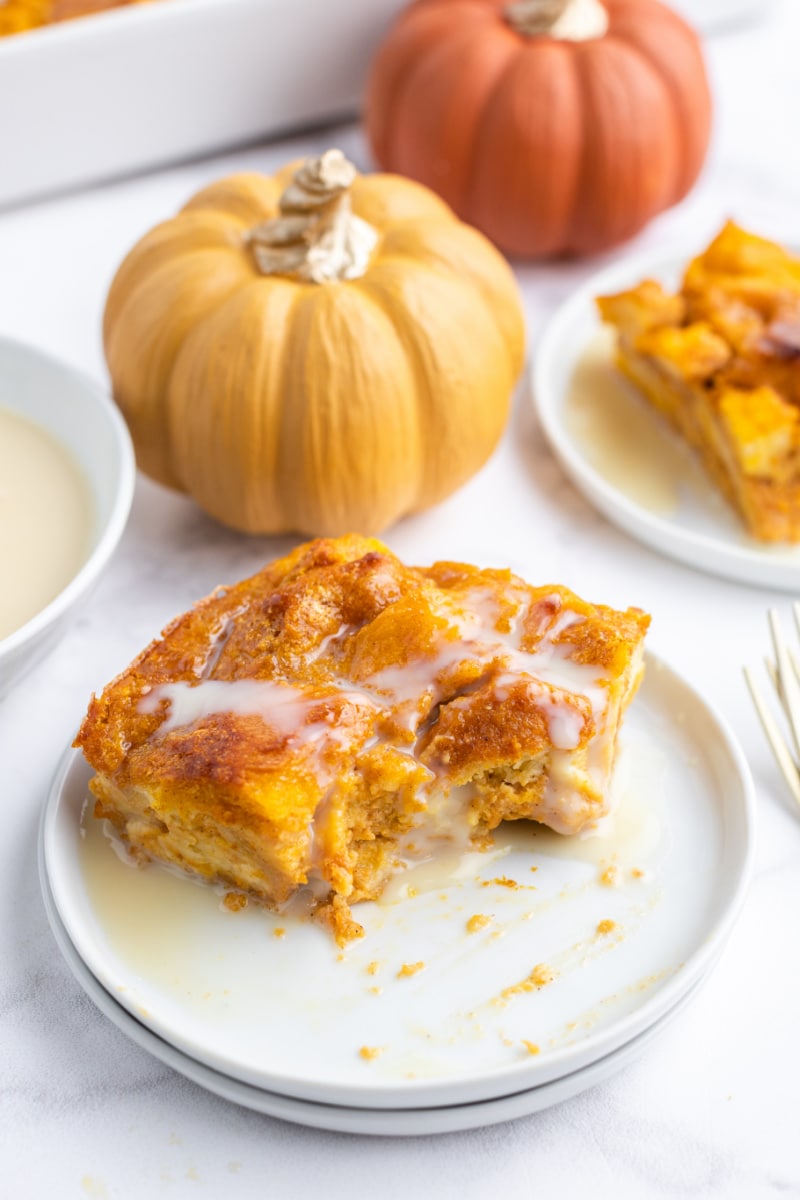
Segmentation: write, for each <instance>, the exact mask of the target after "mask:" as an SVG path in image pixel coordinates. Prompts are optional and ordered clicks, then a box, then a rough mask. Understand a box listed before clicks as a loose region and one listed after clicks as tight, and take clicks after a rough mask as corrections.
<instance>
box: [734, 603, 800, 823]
mask: <svg viewBox="0 0 800 1200" xmlns="http://www.w3.org/2000/svg"><path fill="white" fill-rule="evenodd" d="M792 611H793V613H794V622H795V625H796V626H797V631H798V634H800V603H797V602H795V604H793V605H792ZM767 616H768V619H769V630H770V634H771V636H772V646H773V649H774V651H775V660H774V662H773V661H772V660H771V659H769V658H768V659H766V660H765V661H766V664H767V671H768V672H769V677H770V679H771V680H772V682H773V685H774V687H775V691H776V692H777V695H778V700H779V702H780V705H781V708H782V709H783V712H784V715H785V717H786V721H787V724H788V726H789V731H790V733H791V735H792V744H793V746H794V754H793V753H792V750H791V749H790V747H789V745H788V744H787V741H786V738H785V737H784V736H783V734H782V733H781V730H780V728H779V726H778V723H777V721H776V720H775V718H774V717H773V715H772V713H771V712H770V710H769V708H768V707H767V704H766V701H765V700H764V697H763V695H762V693H761V690H760V688H759V687H758V684H757V683H756V681H755V679H754V678H753V675H752V672H751V671H750V670H749V669H748V668H747V667H745V668H744V677H745V679H746V680H747V686H748V687H749V689H750V695H751V696H752V697H753V704H754V705H755V708H756V712H757V713H758V715H759V718H760V720H761V724H762V726H763V729H764V733H765V734H766V735H767V741H768V742H769V744H770V746H771V748H772V753H773V754H774V755H775V761H776V762H777V764H778V766H779V767H780V770H781V774H782V775H783V777H784V779H785V780H786V782H787V784H788V785H789V791H790V792H791V793H792V795H793V796H794V799H795V801H796V803H797V804H798V805H800V767H798V762H800V661H798V658H797V657H796V655H794V654H793V653H792V652H791V650H790V649H789V648H788V646H787V645H786V642H785V640H784V637H783V630H782V629H781V622H780V618H779V616H778V613H777V611H776V610H775V609H774V608H771V609H770V610H769V613H768V614H767Z"/></svg>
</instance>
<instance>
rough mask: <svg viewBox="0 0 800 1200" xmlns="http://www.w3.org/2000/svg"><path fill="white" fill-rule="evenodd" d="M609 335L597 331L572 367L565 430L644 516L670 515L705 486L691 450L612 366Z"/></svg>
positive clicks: (607, 331)
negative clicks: (646, 513) (645, 512)
mask: <svg viewBox="0 0 800 1200" xmlns="http://www.w3.org/2000/svg"><path fill="white" fill-rule="evenodd" d="M614 342H615V334H614V331H613V330H610V329H599V330H598V331H597V332H596V333H595V335H594V336H593V337H592V338H591V339H590V341H589V342H588V344H587V345H586V348H585V349H584V351H583V352H582V354H581V355H580V357H579V358H578V360H577V362H576V364H575V370H574V372H573V374H572V378H571V380H570V384H569V391H568V395H567V403H566V411H565V420H566V425H567V429H568V430H569V432H570V433H571V435H572V437H573V438H574V439H575V441H576V442H577V443H578V445H580V446H581V448H582V449H583V451H584V453H585V455H586V458H587V460H588V461H589V462H590V463H591V464H592V466H593V467H594V468H595V470H596V471H598V472H599V474H600V475H602V476H603V478H604V479H607V480H608V481H609V483H612V484H614V485H615V486H616V487H617V488H619V490H620V491H621V492H624V493H625V495H626V496H628V497H629V499H631V500H633V501H634V502H635V503H636V504H639V505H641V507H642V508H646V509H647V510H648V511H649V512H652V513H657V514H659V515H662V516H673V515H674V514H675V513H676V512H677V511H678V507H679V505H680V502H681V497H682V495H683V494H684V493H686V492H691V493H692V494H693V495H694V496H695V497H701V498H702V497H705V495H706V494H707V492H708V486H709V485H708V481H707V479H706V477H705V475H704V474H703V470H702V468H701V466H700V464H699V463H698V461H697V458H696V456H695V455H694V454H693V453H692V451H691V449H690V448H689V447H688V446H687V445H686V444H685V443H684V442H682V441H681V439H680V438H679V437H678V436H677V435H676V434H675V433H674V432H673V431H672V429H670V427H669V426H668V425H667V423H666V421H664V420H663V418H659V416H658V414H657V413H654V412H653V411H652V409H651V408H650V407H649V406H648V404H647V402H646V401H645V400H644V399H643V398H642V397H641V396H640V395H638V393H637V391H636V389H635V388H634V386H633V384H631V383H630V382H629V381H628V380H627V379H626V378H625V376H624V375H623V374H622V372H621V371H619V370H618V368H617V367H616V365H615V363H614Z"/></svg>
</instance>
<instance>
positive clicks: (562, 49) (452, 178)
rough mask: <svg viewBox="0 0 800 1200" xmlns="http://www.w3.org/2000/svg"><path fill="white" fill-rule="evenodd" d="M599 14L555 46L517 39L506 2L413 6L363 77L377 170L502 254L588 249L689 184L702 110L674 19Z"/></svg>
mask: <svg viewBox="0 0 800 1200" xmlns="http://www.w3.org/2000/svg"><path fill="white" fill-rule="evenodd" d="M530 2H531V3H532V2H533V0H530ZM545 2H546V0H545ZM602 3H603V5H604V7H605V9H606V10H607V18H608V20H607V24H608V29H607V32H606V33H604V34H603V35H602V36H598V37H591V38H589V39H588V40H586V41H566V40H559V39H558V38H555V37H552V36H546V35H539V36H529V35H527V34H525V33H522V32H520V31H519V30H518V29H517V28H515V27H514V25H513V23H512V22H511V20H510V19H509V15H508V14H509V10H510V8H511V7H512V6H511V5H510V3H509V0H417V2H416V3H414V4H412V5H411V6H410V7H409V8H408V9H406V10H405V12H404V13H403V14H401V16H400V18H399V20H398V21H397V23H396V24H395V26H394V27H393V29H392V30H390V32H389V35H388V36H387V39H386V41H385V42H384V44H383V46H382V48H381V49H380V51H379V53H378V56H377V58H376V61H375V63H374V66H373V69H372V73H371V77H370V83H369V88H368V93H367V101H366V121H367V131H368V134H369V138H370V141H371V144H372V148H373V152H374V154H375V158H376V159H377V161H378V163H379V165H380V166H381V167H382V168H384V169H386V170H391V171H399V172H401V173H402V174H404V175H408V176H409V177H410V178H412V179H417V180H419V181H421V182H422V183H424V184H426V185H427V186H428V187H430V188H433V189H434V190H435V191H436V192H437V193H438V194H439V195H440V196H442V197H443V198H444V200H446V201H447V203H448V204H449V205H451V206H452V208H453V209H454V210H455V211H456V212H457V213H458V215H459V216H460V217H461V218H462V219H463V220H465V221H469V222H470V223H471V224H473V225H475V226H477V228H479V229H481V230H483V232H484V233H486V234H487V235H488V236H489V237H490V238H491V239H492V240H493V241H494V242H495V243H496V244H497V245H498V246H500V247H501V249H503V250H504V251H506V252H507V253H509V254H512V255H517V256H520V257H526V258H538V257H547V256H553V255H559V254H576V255H578V254H589V253H593V252H595V251H599V250H602V249H605V248H607V247H609V246H612V245H615V244H616V243H618V242H622V241H624V240H625V239H626V238H629V237H631V236H633V235H634V234H635V233H637V232H638V231H639V230H640V229H641V228H642V227H643V226H644V225H645V224H646V223H647V222H648V221H649V220H650V219H651V218H652V217H654V216H655V215H656V214H657V213H659V212H661V211H662V210H664V209H666V208H669V207H670V206H671V205H673V204H675V203H676V202H677V201H679V200H680V199H681V198H682V197H683V196H684V195H685V194H686V193H687V191H688V190H689V188H690V187H691V186H692V184H693V183H694V181H695V179H696V178H697V175H698V173H699V171H700V168H701V166H702V163H703V160H704V157H705V153H706V150H707V147H708V140H709V134H710V126H711V99H710V94H709V89H708V83H707V79H706V73H705V67H704V65H703V58H702V54H701V51H700V45H699V42H698V39H697V36H696V35H695V33H694V32H693V31H692V30H691V29H690V28H689V26H688V25H687V24H686V23H685V21H683V20H682V19H681V18H680V17H679V16H678V15H677V14H676V13H674V12H673V11H672V10H671V9H669V8H667V7H666V6H665V5H663V4H660V3H658V0H602ZM517 7H518V6H517Z"/></svg>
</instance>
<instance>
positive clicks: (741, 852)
mask: <svg viewBox="0 0 800 1200" xmlns="http://www.w3.org/2000/svg"><path fill="white" fill-rule="evenodd" d="M624 740H625V749H624V753H623V758H622V762H621V769H620V771H619V772H618V778H617V782H616V786H617V790H618V794H619V800H620V810H619V815H618V818H617V822H616V827H615V830H612V831H611V832H610V833H609V834H608V835H607V836H606V837H605V838H600V837H598V838H594V839H585V840H582V841H581V840H575V839H572V840H570V839H563V838H558V837H557V836H556V835H553V834H549V833H547V832H546V831H543V832H542V833H541V834H540V835H537V834H536V833H535V831H534V830H533V828H532V827H529V828H527V829H525V828H522V827H518V828H517V829H516V830H512V831H511V832H510V833H509V834H508V837H507V840H506V844H504V845H503V844H501V845H499V846H498V848H497V850H496V852H494V853H489V854H484V855H469V856H467V857H466V858H465V859H462V860H460V863H461V875H460V878H457V879H451V880H450V881H449V883H444V882H443V880H442V879H441V878H439V879H436V878H434V879H433V880H428V881H427V882H428V884H430V883H431V882H433V883H434V884H435V886H434V887H433V888H432V889H430V890H425V887H424V885H425V882H426V881H425V880H424V878H420V877H419V876H417V877H416V878H412V879H411V880H410V882H411V883H412V884H414V885H415V886H417V887H419V888H420V891H419V894H418V895H417V896H415V897H413V898H406V899H403V900H402V901H401V902H395V903H389V904H366V905H360V906H359V909H358V916H359V918H360V919H361V920H362V921H363V924H364V926H365V928H366V937H365V938H364V939H363V940H361V941H359V942H355V943H353V944H351V946H350V947H349V948H348V949H347V950H346V951H345V952H344V953H340V952H339V951H338V949H337V947H336V946H335V945H334V943H333V942H332V941H331V940H330V938H329V937H328V935H327V934H326V933H325V932H324V931H323V930H321V929H319V928H317V927H316V926H314V925H313V924H309V923H303V922H300V921H298V920H291V919H289V918H288V917H286V918H282V917H279V916H277V915H276V914H272V913H268V912H265V911H263V910H261V909H257V908H255V907H251V908H250V909H247V910H245V911H244V912H241V913H237V914H231V913H229V912H227V911H226V910H224V909H223V908H222V907H221V906H220V903H219V898H218V896H217V895H216V894H215V893H214V892H213V891H212V890H211V889H209V888H205V887H202V886H200V885H196V884H194V883H192V882H190V881H187V880H186V879H184V878H177V877H176V876H174V875H171V874H169V873H168V872H165V871H163V870H160V869H158V868H150V869H148V870H145V871H140V870H137V869H134V868H131V867H129V866H128V865H127V864H125V863H123V862H122V861H121V860H120V859H118V858H117V857H116V856H115V855H114V853H113V850H112V849H111V847H110V846H109V845H108V844H107V843H106V842H105V840H104V839H103V837H102V834H101V832H100V828H99V825H98V824H97V823H96V822H94V821H93V820H92V819H88V822H87V823H88V836H86V837H82V836H81V812H82V809H83V807H84V804H85V798H86V785H87V780H88V778H89V770H88V768H87V767H86V765H85V763H84V762H83V759H82V758H80V757H78V756H77V755H75V754H73V753H70V754H68V756H67V757H66V758H65V759H64V761H63V763H62V765H61V767H60V768H59V771H58V773H57V776H56V779H55V781H54V784H53V788H52V792H51V795H50V797H49V800H48V803H47V810H46V814H45V820H44V826H43V839H44V857H45V865H46V871H47V875H48V878H49V881H50V885H51V887H52V890H53V896H54V899H55V903H56V905H57V908H58V912H59V915H60V917H61V920H62V921H63V922H64V925H65V926H66V929H67V932H68V934H69V936H70V938H71V940H72V941H73V942H74V944H75V946H76V948H77V950H78V952H79V953H80V955H81V957H82V958H83V959H84V961H85V962H86V963H87V965H88V967H89V968H90V970H91V971H92V973H93V974H94V975H95V976H96V977H97V978H98V979H99V980H100V982H101V983H102V984H103V986H104V987H105V988H107V990H108V991H110V992H111V994H112V995H113V996H114V997H115V999H117V1000H118V1001H119V1002H120V1003H121V1004H122V1005H123V1006H124V1007H125V1008H126V1009H128V1011H129V1012H131V1013H133V1015H134V1016H136V1017H137V1019H139V1020H140V1021H142V1022H143V1023H144V1024H145V1025H147V1026H148V1027H149V1028H150V1029H152V1030H153V1031H154V1032H156V1033H157V1034H159V1036H161V1037H163V1038H164V1039H165V1040H167V1041H169V1042H171V1043H172V1044H173V1045H174V1046H175V1047H177V1048H178V1049H180V1050H181V1051H183V1052H184V1053H186V1054H188V1055H189V1056H190V1057H191V1058H194V1059H197V1060H198V1061H202V1062H203V1063H205V1064H206V1065H207V1066H209V1067H211V1068H212V1069H214V1070H217V1071H220V1072H222V1073H223V1074H226V1075H230V1076H233V1077H235V1078H237V1079H240V1080H242V1081H243V1082H245V1083H249V1084H252V1085H255V1086H256V1087H259V1088H265V1089H267V1090H269V1091H275V1092H280V1093H281V1094H283V1095H287V1096H295V1097H299V1098H301V1099H304V1100H313V1101H317V1102H323V1103H333V1104H336V1105H342V1104H343V1105H353V1106H356V1107H373V1108H413V1107H420V1106H434V1105H450V1104H462V1103H469V1102H472V1101H477V1100H485V1099H489V1098H494V1097H497V1096H502V1095H508V1094H510V1093H512V1092H518V1091H523V1090H525V1089H528V1088H532V1087H536V1086H539V1085H541V1084H544V1083H548V1082H550V1081H552V1080H554V1079H557V1078H559V1077H561V1076H564V1075H566V1074H568V1073H570V1072H572V1071H576V1070H578V1069H580V1068H581V1067H584V1066H586V1065H587V1064H589V1063H590V1062H593V1061H595V1060H597V1059H599V1058H601V1057H603V1056H604V1055H607V1054H609V1053H611V1052H612V1051H614V1050H616V1049H617V1048H618V1047H619V1046H621V1045H623V1044H624V1043H626V1042H628V1041H630V1040H631V1039H632V1038H634V1037H635V1036H637V1035H638V1034H640V1033H642V1032H643V1031H644V1030H645V1029H647V1028H648V1027H649V1026H650V1025H652V1024H653V1023H654V1022H655V1021H657V1020H659V1019H660V1018H661V1017H662V1016H663V1015H664V1013H665V1012H667V1011H668V1010H669V1009H670V1008H671V1007H672V1006H673V1005H674V1004H675V1003H676V1002H677V1000H678V999H679V998H680V997H681V996H682V995H683V994H685V993H686V992H687V991H688V990H689V988H690V987H691V986H692V985H693V984H694V983H695V982H696V980H697V979H698V978H699V977H700V976H701V975H702V974H703V973H704V972H705V970H706V969H707V968H708V965H709V962H710V961H711V959H712V957H713V955H714V954H715V953H716V952H717V950H718V949H719V946H720V945H721V943H722V941H723V940H724V938H725V937H726V935H727V933H728V931H729V930H730V927H731V923H732V920H733V918H734V916H735V913H736V911H737V909H738V907H739V904H740V901H741V898H742V895H743V889H744V885H745V880H746V877H747V874H748V871H749V865H750V860H751V854H752V838H753V832H752V829H753V812H754V806H753V793H752V784H751V782H750V778H749V772H748V770H747V766H746V764H745V762H744V760H743V758H742V755H741V752H740V750H739V749H738V747H737V746H736V744H735V742H734V741H733V740H732V737H731V735H730V733H729V732H728V730H727V728H726V727H725V725H724V723H723V722H722V721H721V720H720V718H719V717H718V716H716V714H715V713H714V712H713V711H712V710H711V709H710V708H709V706H708V705H707V704H706V703H705V701H703V700H702V699H701V698H700V697H699V696H698V695H697V694H696V693H695V692H693V691H692V689H691V688H690V687H689V686H688V684H686V683H685V682H684V681H683V680H681V679H680V678H679V677H678V676H677V675H675V674H674V673H673V672H672V671H671V670H670V669H669V668H667V667H666V666H664V665H663V664H661V663H659V661H658V660H656V659H654V658H653V657H652V656H651V657H650V658H649V660H648V669H647V674H646V678H645V683H644V685H643V687H642V690H641V692H640V694H639V696H638V697H637V699H636V701H635V703H634V705H633V707H632V709H631V710H630V712H629V714H628V720H627V724H626V729H625V735H624ZM614 861H615V862H616V867H617V870H618V879H619V886H617V887H608V886H605V885H604V884H603V882H601V878H602V876H603V873H604V872H605V870H606V868H607V867H608V866H609V864H613V863H614ZM532 868H536V869H535V870H532ZM634 870H641V871H643V872H644V875H643V876H642V877H635V876H634V875H633V871H634ZM503 876H505V877H508V878H511V879H516V880H518V881H520V882H521V883H522V884H523V885H524V886H523V887H520V888H518V889H512V888H509V887H506V886H504V885H503V884H502V883H498V882H492V881H494V880H496V879H502V877H503ZM475 914H494V920H493V921H492V923H491V924H490V925H489V926H488V927H486V928H484V929H482V930H480V931H478V932H477V933H468V932H467V930H466V922H467V920H468V919H469V918H470V917H471V916H473V915H475ZM604 920H610V921H614V922H616V928H615V929H614V930H612V931H611V932H609V933H606V934H602V933H600V932H598V931H597V927H598V924H599V923H600V922H601V921H604ZM276 929H285V931H286V932H285V936H283V937H277V936H274V931H275V930H276ZM496 933H501V934H502V936H501V937H496V936H494V935H495V934H496ZM417 962H424V963H425V964H426V965H425V967H424V969H422V970H420V971H419V972H418V973H417V974H414V975H412V976H405V977H398V972H399V971H400V970H401V969H402V967H403V965H404V964H413V963H417ZM371 963H375V964H377V966H376V967H375V968H374V972H375V973H374V974H371V973H370V964H371ZM541 963H547V964H549V965H550V966H551V967H552V968H553V970H554V972H555V976H556V977H555V979H554V980H553V982H551V983H549V984H547V985H546V986H543V987H541V988H539V989H534V990H531V991H527V990H524V989H522V990H517V991H513V992H510V993H509V992H506V995H505V996H504V995H503V992H504V990H505V989H508V988H513V987H514V986H515V985H517V984H519V983H520V982H521V981H523V980H524V979H526V977H528V976H529V974H530V973H531V971H532V969H533V968H534V967H535V966H536V965H537V964H541ZM376 988H378V989H382V990H381V991H380V994H377V993H376V992H375V991H374V990H373V989H376ZM525 1041H529V1042H531V1043H535V1044H536V1045H538V1046H539V1047H540V1051H541V1052H540V1053H539V1054H536V1055H532V1054H530V1053H528V1050H527V1048H526V1046H525V1045H524V1042H525ZM361 1047H370V1048H380V1049H381V1051H382V1052H381V1053H380V1055H379V1056H378V1057H376V1058H374V1059H365V1058H363V1057H361V1056H360V1054H359V1050H360V1048H361Z"/></svg>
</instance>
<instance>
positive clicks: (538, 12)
mask: <svg viewBox="0 0 800 1200" xmlns="http://www.w3.org/2000/svg"><path fill="white" fill-rule="evenodd" d="M506 20H507V21H508V23H509V24H510V25H512V26H513V27H514V29H516V30H517V32H518V33H521V34H524V36H525V37H552V38H558V39H559V40H561V41H566V42H585V41H588V40H589V39H590V38H599V37H603V35H604V34H605V33H606V32H607V30H608V12H607V10H606V7H605V5H604V4H602V3H601V2H600V0H517V2H516V3H515V4H510V5H509V6H508V8H507V9H506Z"/></svg>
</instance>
